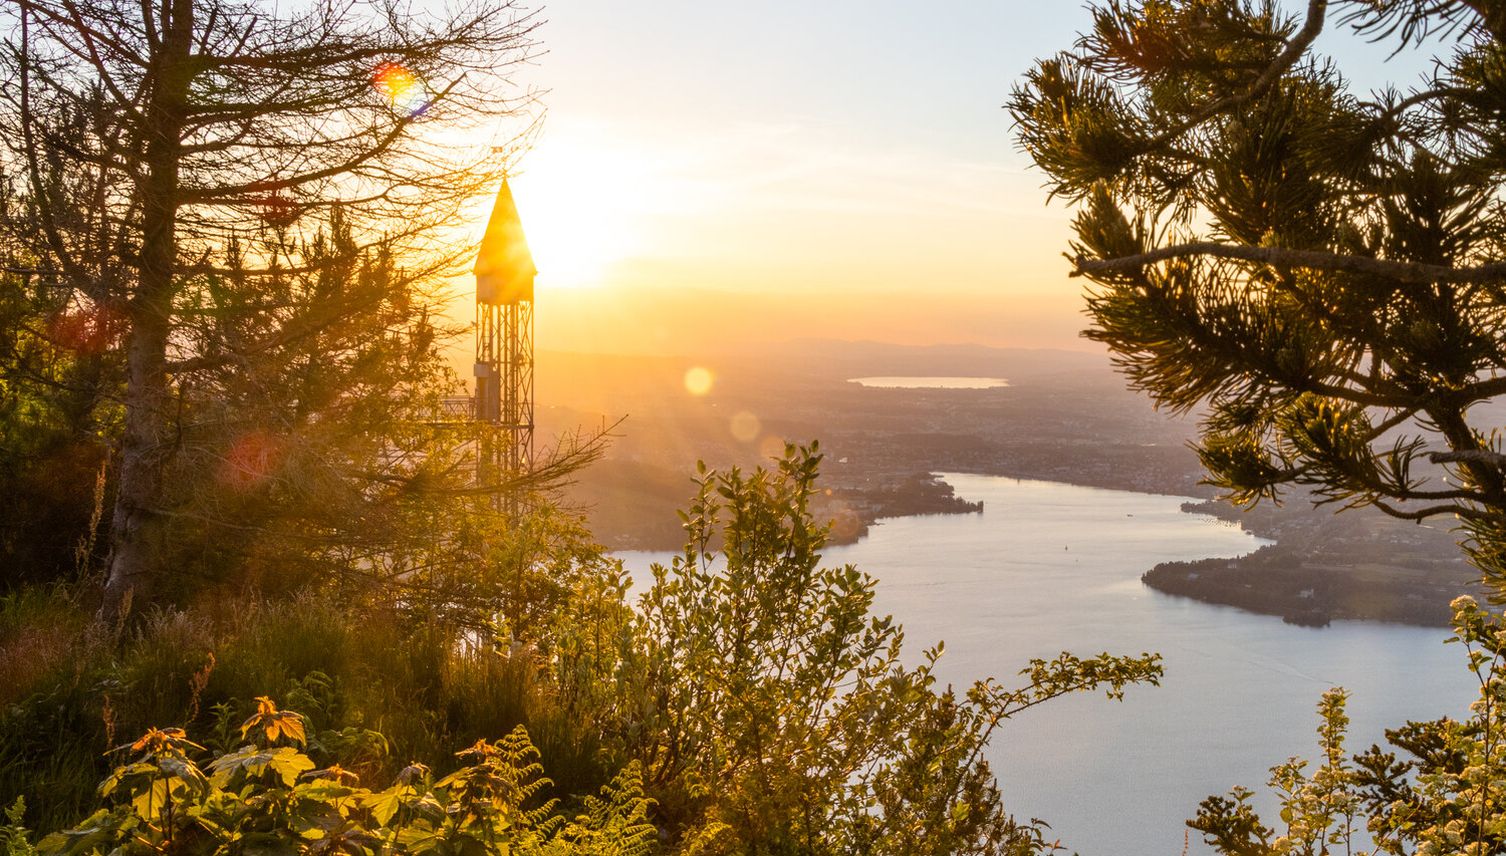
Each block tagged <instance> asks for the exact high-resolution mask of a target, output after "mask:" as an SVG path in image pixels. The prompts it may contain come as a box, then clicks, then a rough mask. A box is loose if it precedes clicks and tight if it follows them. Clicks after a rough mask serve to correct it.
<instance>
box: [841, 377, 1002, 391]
mask: <svg viewBox="0 0 1506 856" xmlns="http://www.w3.org/2000/svg"><path fill="white" fill-rule="evenodd" d="M847 382H848V383H855V384H857V385H858V386H866V387H871V388H873V389H998V388H999V387H1001V386H1009V381H1007V380H1005V379H1004V378H1001V377H855V378H849V379H848V381H847Z"/></svg>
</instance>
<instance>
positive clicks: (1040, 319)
mask: <svg viewBox="0 0 1506 856" xmlns="http://www.w3.org/2000/svg"><path fill="white" fill-rule="evenodd" d="M538 14H539V15H540V16H541V18H542V19H543V20H544V23H543V25H542V26H541V27H540V28H539V30H538V32H537V35H538V38H539V39H540V40H541V42H542V45H541V47H542V51H541V53H540V54H539V56H538V57H537V58H536V60H535V61H534V63H533V64H532V65H531V66H529V67H527V68H525V69H523V70H522V71H521V72H520V73H519V74H517V75H516V76H515V81H516V83H517V84H518V85H519V86H530V87H535V88H538V89H540V90H543V92H542V98H541V103H542V104H543V105H544V108H545V111H546V112H545V114H544V118H543V122H542V125H541V127H540V129H539V131H538V134H537V136H536V138H535V139H534V143H533V147H532V149H531V150H529V151H528V152H526V153H525V154H524V155H523V156H522V157H521V159H520V161H519V163H518V164H517V167H516V169H515V174H514V177H513V179H512V186H513V191H514V195H515V197H516V199H517V204H518V208H519V210H520V213H521V216H522V219H523V223H524V226H525V229H526V231H527V233H528V237H529V243H530V245H531V246H532V249H533V254H534V257H535V260H536V262H537V265H538V268H539V276H538V280H537V288H538V296H537V301H536V318H537V326H538V344H539V347H540V348H543V349H555V350H584V351H607V352H649V353H688V352H694V351H697V350H702V349H706V348H709V347H715V346H717V345H726V344H747V343H756V342H759V341H779V340H782V339H790V338H801V337H810V336H820V337H828V338H842V339H863V340H873V341H888V342H899V343H904V344H930V343H956V342H970V343H980V344H989V345H1003V346H1021V347H1057V348H1074V349H1092V348H1093V347H1095V346H1094V345H1092V343H1089V342H1086V341H1085V340H1083V339H1081V338H1080V337H1079V336H1078V335H1077V334H1078V331H1079V330H1080V329H1081V328H1082V327H1083V326H1084V323H1083V319H1082V316H1081V308H1082V298H1081V281H1080V280H1073V279H1069V278H1068V277H1067V276H1066V274H1067V271H1068V265H1067V262H1066V260H1065V259H1064V258H1063V256H1062V254H1063V252H1065V250H1066V248H1067V240H1068V230H1067V223H1068V221H1069V219H1070V215H1071V212H1070V211H1068V210H1067V209H1065V208H1064V207H1063V206H1061V205H1059V204H1058V205H1048V204H1047V200H1046V194H1045V192H1044V191H1043V190H1042V183H1043V177H1042V176H1041V175H1040V174H1039V173H1037V172H1035V171H1034V170H1033V169H1032V167H1031V166H1030V164H1029V162H1028V159H1027V158H1026V157H1025V156H1024V155H1023V154H1021V153H1020V152H1019V151H1018V150H1017V149H1016V147H1015V143H1014V140H1013V138H1012V136H1011V133H1010V122H1009V118H1008V115H1007V113H1006V112H1005V111H1004V110H1003V109H1002V106H1001V105H1002V104H1003V103H1004V101H1005V100H1006V99H1007V97H1008V96H1009V93H1010V90H1011V88H1012V87H1013V86H1014V85H1015V83H1016V81H1017V80H1018V79H1019V78H1020V76H1021V75H1022V74H1023V73H1024V72H1025V71H1026V70H1027V69H1028V68H1030V66H1031V65H1032V62H1033V60H1034V59H1036V58H1037V57H1041V56H1045V55H1048V54H1049V53H1052V52H1054V51H1056V50H1059V49H1062V48H1065V47H1068V46H1069V45H1070V44H1071V43H1072V41H1073V39H1074V38H1075V36H1076V33H1078V32H1079V31H1080V30H1081V29H1083V28H1084V27H1085V26H1086V24H1087V21H1088V11H1087V8H1086V6H1084V5H1080V4H1078V3H1076V2H1061V0H1034V2H1024V0H992V2H988V1H987V0H948V1H947V2H935V3H916V2H909V3H900V2H893V0H865V1H864V2H859V0H822V2H818V3H812V2H795V1H794V0H770V2H762V3H756V4H751V3H725V2H704V0H642V2H634V3H623V2H620V0H559V2H556V3H553V4H551V5H548V6H547V7H544V8H542V9H541V10H540V11H539V13H538ZM1319 47H1320V49H1326V50H1327V51H1328V52H1331V53H1334V54H1335V55H1337V56H1338V57H1339V59H1340V60H1341V64H1342V65H1343V67H1344V69H1345V72H1346V74H1349V75H1350V76H1351V77H1352V78H1353V79H1355V81H1356V82H1357V84H1358V85H1360V86H1362V87H1365V88H1373V87H1375V86H1380V85H1383V84H1384V82H1385V81H1386V80H1387V79H1391V78H1394V79H1402V80H1410V79H1412V78H1413V77H1415V75H1416V74H1417V73H1418V71H1419V70H1420V68H1421V65H1422V60H1423V59H1425V57H1423V56H1421V55H1417V56H1413V55H1403V56H1401V57H1398V58H1395V59H1392V60H1391V61H1390V62H1389V63H1387V62H1386V59H1387V54H1386V50H1385V49H1381V48H1377V47H1374V46H1367V45H1364V44H1362V43H1359V42H1357V41H1356V40H1355V39H1352V38H1344V37H1341V36H1338V35H1325V37H1324V40H1323V41H1320V43H1319ZM512 130H514V129H508V128H499V135H504V134H507V133H510V132H511V131H512ZM478 210H480V209H478ZM478 228H479V224H478Z"/></svg>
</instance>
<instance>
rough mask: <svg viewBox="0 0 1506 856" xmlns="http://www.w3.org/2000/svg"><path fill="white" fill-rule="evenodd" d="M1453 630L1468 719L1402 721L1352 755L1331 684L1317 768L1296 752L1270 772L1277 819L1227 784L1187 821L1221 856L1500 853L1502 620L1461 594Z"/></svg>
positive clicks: (1504, 802)
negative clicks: (1466, 681)
mask: <svg viewBox="0 0 1506 856" xmlns="http://www.w3.org/2000/svg"><path fill="white" fill-rule="evenodd" d="M1454 632H1455V636H1454V637H1453V639H1452V640H1451V641H1455V642H1460V643H1462V644H1463V647H1464V650H1465V654H1466V657H1467V659H1468V667H1469V669H1470V670H1471V671H1472V672H1473V673H1474V675H1475V677H1476V678H1477V679H1478V680H1479V683H1480V695H1479V698H1477V699H1476V700H1475V702H1474V704H1472V705H1471V706H1470V711H1471V715H1470V716H1469V718H1467V719H1465V720H1463V721H1454V720H1452V719H1447V718H1445V719H1438V720H1434V721H1430V722H1408V723H1406V724H1405V725H1403V726H1401V727H1398V728H1394V729H1389V730H1387V731H1386V738H1387V740H1388V741H1390V743H1391V746H1392V747H1393V748H1391V749H1382V748H1380V747H1378V746H1371V747H1370V748H1369V749H1367V750H1365V751H1364V752H1361V753H1359V754H1357V755H1354V756H1352V757H1351V756H1347V755H1346V754H1345V748H1344V737H1345V729H1346V726H1347V725H1348V724H1349V718H1348V717H1347V716H1346V715H1345V713H1344V701H1345V698H1346V694H1345V693H1344V691H1343V690H1339V689H1335V690H1330V691H1329V692H1327V693H1324V695H1323V699H1322V701H1321V702H1320V703H1319V705H1318V717H1319V721H1318V737H1319V747H1320V750H1321V752H1322V755H1321V756H1320V758H1319V759H1318V764H1317V766H1316V767H1313V766H1312V765H1311V764H1309V763H1308V762H1307V761H1303V760H1299V759H1295V758H1294V759H1292V760H1291V761H1288V762H1286V763H1284V764H1280V765H1278V766H1276V767H1274V768H1272V770H1271V779H1270V786H1271V787H1272V788H1273V789H1274V790H1275V792H1276V794H1277V795H1278V796H1279V797H1280V800H1281V816H1280V818H1279V822H1277V823H1273V824H1272V825H1270V826H1267V825H1266V821H1265V820H1264V819H1263V818H1261V817H1260V816H1259V815H1258V814H1257V813H1256V812H1255V810H1254V808H1253V807H1252V806H1251V805H1250V804H1249V799H1250V797H1251V796H1252V795H1253V794H1252V792H1251V791H1249V790H1246V789H1243V788H1236V789H1235V790H1234V791H1233V792H1232V793H1231V794H1230V795H1229V796H1227V797H1209V798H1208V799H1206V800H1204V801H1203V804H1202V807H1201V809H1200V810H1199V812H1198V816H1197V817H1196V818H1195V819H1194V820H1192V821H1189V822H1188V825H1189V826H1192V827H1193V828H1194V829H1197V830H1199V831H1201V832H1202V833H1203V835H1204V838H1205V840H1206V841H1207V842H1208V843H1209V844H1210V845H1212V846H1213V847H1214V849H1216V850H1217V851H1218V852H1220V853H1224V854H1229V856H1278V854H1279V856H1285V854H1304V856H1306V855H1307V854H1325V853H1354V854H1357V856H1363V854H1366V853H1387V854H1397V856H1401V854H1416V856H1442V854H1453V853H1458V854H1469V856H1484V854H1490V853H1506V743H1503V739H1506V619H1503V617H1502V616H1500V615H1497V614H1493V613H1490V612H1487V611H1485V610H1483V609H1481V608H1480V606H1479V605H1478V604H1476V603H1475V601H1474V600H1472V599H1470V598H1467V597H1462V598H1459V599H1458V600H1456V601H1455V602H1454ZM1365 834H1368V836H1369V838H1370V839H1371V841H1372V842H1373V845H1372V846H1373V849H1367V847H1366V845H1365Z"/></svg>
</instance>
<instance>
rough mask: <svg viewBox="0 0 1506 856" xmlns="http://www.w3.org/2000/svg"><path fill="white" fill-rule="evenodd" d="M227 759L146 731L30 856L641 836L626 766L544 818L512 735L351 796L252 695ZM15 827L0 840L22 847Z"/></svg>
mask: <svg viewBox="0 0 1506 856" xmlns="http://www.w3.org/2000/svg"><path fill="white" fill-rule="evenodd" d="M239 736H240V738H241V740H242V741H244V742H243V744H242V745H241V746H239V747H238V748H236V749H233V750H230V751H227V752H224V753H222V754H219V755H215V756H210V757H207V758H205V763H203V764H201V763H199V762H198V761H196V760H195V759H196V758H197V757H202V756H205V754H206V750H205V749H204V747H203V746H200V745H199V744H197V743H194V742H192V741H190V740H189V739H188V737H187V735H186V734H185V733H184V731H183V730H182V729H179V728H165V729H157V728H153V729H150V730H148V731H147V732H146V733H145V734H143V735H142V736H141V737H140V738H139V739H138V740H136V741H135V742H133V743H130V744H127V745H125V746H121V747H119V750H118V751H120V752H124V753H128V754H129V756H130V757H129V758H128V760H127V761H126V762H125V763H123V764H121V765H120V766H117V767H116V768H115V769H114V771H113V772H112V773H111V774H110V775H109V777H108V778H106V779H105V781H104V782H103V783H102V784H101V785H100V788H99V793H100V796H101V797H102V798H103V799H104V800H105V801H106V805H105V806H103V807H101V808H99V809H98V810H97V811H95V812H94V813H93V814H92V815H90V816H89V817H88V818H87V819H86V820H84V821H83V822H82V823H79V824H77V825H75V826H73V827H71V828H69V829H66V830H64V831H61V832H56V833H53V834H51V835H48V836H46V837H45V838H43V839H42V840H41V841H40V842H39V843H38V844H37V846H36V850H37V851H38V852H39V853H41V854H43V856H84V854H90V853H112V854H119V856H132V855H133V854H151V853H168V852H171V853H184V854H197V853H221V852H256V853H263V854H297V853H304V854H310V856H318V854H332V853H344V854H353V856H354V854H376V853H395V852H400V853H411V854H431V853H432V854H435V856H482V854H496V853H512V854H518V856H527V855H528V854H539V856H544V854H563V853H575V854H622V856H628V854H642V853H647V852H648V848H649V846H650V844H651V843H652V842H653V841H654V840H655V837H656V835H655V830H654V827H653V826H652V825H651V824H650V823H648V821H647V811H648V807H649V800H648V799H647V798H646V797H645V796H644V795H643V789H642V785H641V781H640V777H639V774H638V770H637V768H636V767H630V768H628V769H626V770H624V771H623V772H622V773H621V774H619V775H618V776H617V777H616V778H615V779H614V780H613V781H612V782H611V783H610V784H608V785H607V786H606V787H604V788H603V789H602V791H601V795H600V796H599V797H593V798H589V799H588V800H587V801H586V803H585V809H584V811H581V812H579V813H577V814H574V815H573V816H565V815H562V814H560V813H558V811H557V809H558V807H559V804H558V802H557V801H555V800H546V799H543V798H542V797H541V792H542V791H543V790H544V789H545V788H546V787H547V786H548V785H549V784H550V783H549V780H548V779H545V778H544V777H543V768H542V767H541V766H540V765H539V763H538V757H539V752H538V750H537V749H535V748H534V746H533V744H532V742H531V741H530V740H529V738H528V732H527V731H526V730H525V729H524V728H523V727H522V726H519V727H517V728H515V729H514V730H513V731H512V733H510V734H508V735H507V736H506V737H504V738H503V739H501V740H497V741H495V742H491V743H488V742H486V741H484V740H478V741H477V742H476V744H475V745H473V746H471V747H470V748H469V749H465V750H463V751H461V752H459V753H457V755H458V757H459V758H461V759H462V760H464V761H466V764H465V765H464V766H462V767H460V768H459V769H458V770H456V771H454V772H453V773H451V774H449V775H447V776H444V777H443V778H440V779H439V780H438V781H435V780H434V777H433V775H432V774H431V773H430V771H429V769H428V768H427V767H425V766H423V765H422V764H413V765H409V766H408V767H406V768H405V769H403V770H402V772H400V773H399V774H398V775H397V777H396V780H395V781H394V782H393V783H392V784H391V785H390V786H389V787H387V788H385V789H383V790H371V789H368V788H364V787H361V785H360V781H359V776H357V775H356V774H355V773H353V772H351V771H350V770H348V769H345V768H343V767H341V766H340V765H339V764H338V763H334V764H330V765H329V766H326V767H324V768H323V769H316V767H317V766H318V765H317V764H315V762H314V761H313V759H312V758H310V757H309V756H308V755H307V754H305V751H304V750H305V748H306V747H307V744H308V735H307V727H306V723H305V720H304V718H303V717H302V715H300V714H298V713H294V712H292V711H288V710H279V709H278V708H277V706H276V704H275V703H273V702H272V700H271V699H268V698H261V699H258V707H257V711H256V713H255V714H253V715H252V716H251V717H250V718H249V719H247V720H246V721H245V722H244V723H243V724H242V725H241V727H240V729H239ZM18 828H19V819H18V816H17V815H13V816H12V817H11V826H10V827H8V828H7V833H8V834H6V835H4V836H0V841H3V842H4V843H5V844H6V846H7V847H8V848H10V849H11V850H12V852H15V851H16V849H17V848H20V849H21V850H22V851H24V850H25V849H27V844H26V838H25V832H24V830H20V831H19V832H17V831H16V830H17V829H18Z"/></svg>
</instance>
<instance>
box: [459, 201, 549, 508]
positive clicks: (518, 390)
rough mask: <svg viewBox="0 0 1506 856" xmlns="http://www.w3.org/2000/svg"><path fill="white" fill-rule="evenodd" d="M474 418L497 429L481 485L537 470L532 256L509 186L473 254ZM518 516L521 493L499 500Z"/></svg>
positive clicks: (480, 468)
mask: <svg viewBox="0 0 1506 856" xmlns="http://www.w3.org/2000/svg"><path fill="white" fill-rule="evenodd" d="M475 273H476V398H475V411H474V412H475V418H476V420H477V421H479V422H483V423H486V424H489V425H492V426H494V427H495V428H496V430H494V431H484V432H483V434H482V440H481V448H480V450H479V454H478V455H477V470H476V475H477V478H478V480H479V482H480V483H481V484H498V483H500V482H501V481H502V480H505V479H508V478H513V477H516V476H518V475H521V474H523V473H526V472H528V471H529V470H530V469H531V468H532V466H533V278H534V275H535V274H537V273H538V270H537V269H536V268H535V267H534V266H533V254H532V253H530V252H529V251H528V241H527V239H525V238H524V236H523V222H522V221H521V220H520V219H518V207H517V205H516V204H514V202H513V199H512V190H511V189H510V188H509V187H508V186H507V180H506V179H505V178H504V179H503V180H502V189H501V190H499V191H498V192H497V202H496V204H495V205H493V206H492V216H491V219H490V220H489V221H487V224H486V235H485V237H483V238H482V239H481V251H480V252H479V253H477V255H476V268H475ZM499 500H500V501H502V502H504V503H505V505H506V507H507V508H508V509H510V510H513V511H516V510H517V492H516V491H511V492H509V494H508V495H507V496H505V497H499Z"/></svg>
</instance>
